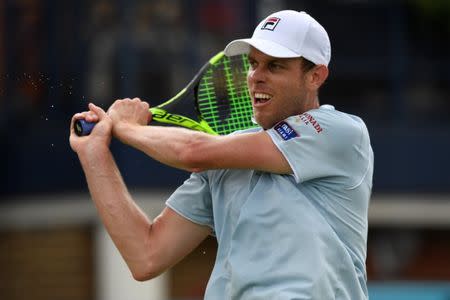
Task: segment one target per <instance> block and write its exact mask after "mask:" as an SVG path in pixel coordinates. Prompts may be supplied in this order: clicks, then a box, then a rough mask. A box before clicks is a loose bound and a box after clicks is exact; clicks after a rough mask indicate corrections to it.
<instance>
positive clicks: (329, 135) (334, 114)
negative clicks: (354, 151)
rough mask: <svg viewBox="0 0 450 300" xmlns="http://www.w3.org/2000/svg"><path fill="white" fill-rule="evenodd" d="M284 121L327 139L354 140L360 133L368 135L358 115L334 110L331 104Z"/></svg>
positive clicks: (358, 137)
mask: <svg viewBox="0 0 450 300" xmlns="http://www.w3.org/2000/svg"><path fill="white" fill-rule="evenodd" d="M286 121H287V122H289V123H290V124H291V123H294V124H298V125H300V126H302V127H303V130H305V128H307V129H309V130H310V131H312V132H315V133H316V134H319V135H320V136H324V138H326V139H327V140H330V139H331V140H333V139H335V140H336V141H340V142H349V141H351V140H353V141H354V142H356V141H357V140H358V139H360V138H361V135H368V132H367V128H366V125H365V124H364V121H363V120H362V119H361V118H360V117H358V116H355V115H351V114H348V113H345V112H342V111H339V110H336V109H334V107H333V106H331V105H322V106H320V108H317V109H312V110H309V111H307V112H305V113H303V114H301V115H298V116H292V117H290V118H288V119H287V120H286Z"/></svg>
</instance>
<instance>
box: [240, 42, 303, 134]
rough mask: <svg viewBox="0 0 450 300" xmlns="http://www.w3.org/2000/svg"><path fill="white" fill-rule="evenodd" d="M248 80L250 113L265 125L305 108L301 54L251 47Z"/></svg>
mask: <svg viewBox="0 0 450 300" xmlns="http://www.w3.org/2000/svg"><path fill="white" fill-rule="evenodd" d="M249 61H250V69H249V71H248V76H247V83H248V88H249V92H250V96H251V98H252V104H253V113H254V116H255V119H256V121H257V122H258V124H259V125H260V126H261V127H263V128H264V129H268V128H271V127H272V126H274V125H275V124H276V123H277V122H279V121H281V120H283V119H285V118H287V117H289V116H292V115H297V114H301V113H303V112H305V111H306V110H308V109H309V108H308V105H309V104H308V103H309V102H310V98H311V97H310V95H309V92H308V90H307V88H306V84H305V82H306V79H305V78H306V77H305V73H304V72H303V71H302V69H301V60H300V58H275V57H271V56H268V55H266V54H264V53H262V52H260V51H258V50H256V49H254V48H252V49H251V50H250V53H249Z"/></svg>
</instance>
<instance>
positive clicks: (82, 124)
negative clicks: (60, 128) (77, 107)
mask: <svg viewBox="0 0 450 300" xmlns="http://www.w3.org/2000/svg"><path fill="white" fill-rule="evenodd" d="M95 124H97V123H96V122H88V121H86V120H84V119H79V120H76V121H75V123H74V124H73V127H74V128H73V129H74V130H75V134H76V135H78V136H85V135H89V134H91V131H92V129H94V126H95Z"/></svg>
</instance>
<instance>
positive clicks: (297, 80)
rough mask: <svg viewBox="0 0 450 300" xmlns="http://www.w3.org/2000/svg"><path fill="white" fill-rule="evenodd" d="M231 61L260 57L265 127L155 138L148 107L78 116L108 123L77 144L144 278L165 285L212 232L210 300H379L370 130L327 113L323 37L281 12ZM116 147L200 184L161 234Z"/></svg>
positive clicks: (120, 105)
mask: <svg viewBox="0 0 450 300" xmlns="http://www.w3.org/2000/svg"><path fill="white" fill-rule="evenodd" d="M225 53H226V54H227V55H234V54H239V53H249V60H250V65H251V67H250V70H249V72H248V86H249V91H250V95H251V98H252V104H253V111H254V117H255V120H256V122H257V123H258V124H259V125H261V128H257V129H250V130H245V131H242V132H237V133H235V134H231V135H228V136H219V137H217V136H211V135H207V134H204V133H200V132H195V131H190V130H187V129H182V128H169V127H157V126H145V125H146V124H148V120H149V113H148V107H149V106H148V104H147V103H145V102H142V101H141V100H139V99H137V98H135V99H132V100H130V99H124V100H118V101H116V102H115V103H114V104H113V105H112V106H111V107H110V108H109V110H108V113H105V112H104V111H103V110H102V109H101V108H99V107H96V106H95V105H93V104H90V105H89V108H90V111H89V112H84V113H80V114H76V115H75V116H74V118H73V120H75V119H78V118H86V119H87V121H91V122H92V121H98V124H97V125H96V126H95V128H94V130H93V131H92V133H91V135H90V136H87V137H77V136H76V135H75V134H74V132H73V129H72V132H71V136H70V142H71V146H72V148H73V150H74V151H75V152H77V154H78V156H79V159H80V162H81V164H82V167H83V169H84V171H85V174H86V178H87V182H88V185H89V189H90V192H91V195H92V198H93V200H94V202H95V204H96V206H97V208H98V211H99V215H100V217H101V219H102V221H103V223H104V224H105V226H106V228H107V230H108V232H109V234H110V235H111V237H112V239H113V241H114V242H115V244H116V246H117V248H118V249H119V251H120V252H121V254H122V256H123V257H124V259H125V261H126V262H127V264H128V266H129V268H130V270H131V272H132V274H133V276H134V277H135V278H136V279H137V280H147V279H150V278H153V277H155V276H157V275H158V274H160V273H161V272H163V271H164V270H166V269H167V268H169V267H171V266H172V265H174V264H175V263H177V262H178V261H179V260H181V259H182V258H183V257H184V256H185V255H187V254H188V253H189V252H191V251H192V250H193V249H195V247H196V246H197V245H199V243H200V242H201V241H202V240H204V239H205V238H206V237H207V236H208V235H210V234H213V235H215V236H216V237H217V241H218V252H217V258H216V262H215V265H214V269H213V271H212V274H211V278H210V280H209V282H208V286H207V290H206V294H205V298H206V299H213V300H215V299H320V300H322V299H352V300H355V299H367V288H366V271H365V257H366V240H367V209H368V203H369V197H370V192H371V186H372V172H373V153H372V149H371V146H370V140H369V135H368V132H367V129H366V126H365V125H364V123H363V122H362V120H361V119H360V118H358V117H356V116H352V115H349V114H345V113H342V112H339V111H337V110H335V109H334V108H333V107H332V106H330V105H324V106H319V100H318V91H319V88H320V87H321V85H322V84H323V83H324V81H325V80H326V78H327V76H328V68H327V66H328V63H329V61H330V42H329V39H328V35H327V33H326V31H325V29H324V28H323V27H322V26H321V25H320V24H319V23H318V22H317V21H316V20H314V19H313V18H312V17H311V16H309V15H308V14H306V13H304V12H295V11H289V10H288V11H280V12H277V13H274V14H272V15H270V16H269V17H267V18H266V19H264V20H263V21H262V22H261V23H260V24H259V25H258V26H257V27H256V29H255V32H254V34H253V36H252V38H251V39H244V40H236V41H233V42H231V43H230V44H229V45H228V46H227V47H226V49H225ZM73 120H72V124H73ZM112 136H115V137H116V138H118V139H119V140H121V141H122V142H123V143H126V144H128V145H130V146H132V147H135V148H137V149H139V150H141V151H143V152H145V153H146V154H148V155H149V156H151V157H152V158H154V159H156V160H158V161H160V162H162V163H164V164H166V165H169V166H172V167H175V168H180V169H184V170H189V171H192V172H193V173H192V175H191V177H190V178H189V179H188V180H186V181H185V183H184V184H183V185H182V186H181V187H179V188H178V189H177V190H176V191H175V192H174V194H173V195H172V196H171V197H170V198H169V199H168V200H167V206H166V208H165V209H164V210H163V211H162V213H161V214H160V215H159V216H158V217H157V218H156V219H155V220H154V221H153V222H152V221H151V220H149V219H148V218H147V217H146V216H145V215H144V214H143V213H142V212H141V210H140V209H139V208H138V207H137V206H136V204H135V203H134V202H133V200H132V198H131V196H130V195H129V193H128V191H127V189H126V186H125V184H124V183H123V181H122V178H121V176H120V173H119V170H118V169H117V167H116V165H115V163H114V159H113V157H112V155H111V152H110V151H109V143H110V140H111V137H112Z"/></svg>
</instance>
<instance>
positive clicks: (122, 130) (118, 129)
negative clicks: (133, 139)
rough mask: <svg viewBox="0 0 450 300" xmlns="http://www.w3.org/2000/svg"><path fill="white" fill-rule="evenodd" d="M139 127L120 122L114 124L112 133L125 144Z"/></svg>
mask: <svg viewBox="0 0 450 300" xmlns="http://www.w3.org/2000/svg"><path fill="white" fill-rule="evenodd" d="M136 126H138V125H135V124H131V123H128V122H118V123H116V124H114V126H113V129H112V133H113V136H115V137H116V138H117V139H119V140H120V141H122V142H124V141H126V137H127V136H128V135H129V134H130V132H132V131H133V129H134V128H135V127H136Z"/></svg>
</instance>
